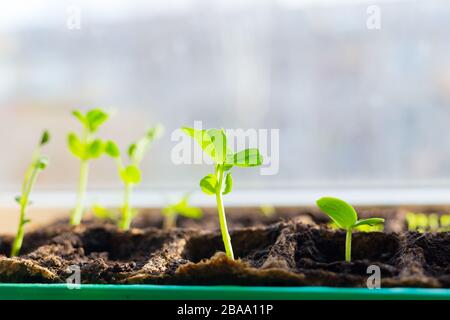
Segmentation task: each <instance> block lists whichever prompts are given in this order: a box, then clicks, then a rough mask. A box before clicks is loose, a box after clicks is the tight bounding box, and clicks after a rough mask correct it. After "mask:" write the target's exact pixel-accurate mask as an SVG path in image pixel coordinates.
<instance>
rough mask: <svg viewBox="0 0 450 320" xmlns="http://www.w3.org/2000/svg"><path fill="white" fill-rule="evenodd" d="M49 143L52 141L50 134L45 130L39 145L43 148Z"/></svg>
mask: <svg viewBox="0 0 450 320" xmlns="http://www.w3.org/2000/svg"><path fill="white" fill-rule="evenodd" d="M49 141H50V133H49V132H48V131H47V130H45V131H44V132H43V133H42V137H41V142H40V143H39V144H40V145H41V146H43V145H45V144H47V143H48V142H49Z"/></svg>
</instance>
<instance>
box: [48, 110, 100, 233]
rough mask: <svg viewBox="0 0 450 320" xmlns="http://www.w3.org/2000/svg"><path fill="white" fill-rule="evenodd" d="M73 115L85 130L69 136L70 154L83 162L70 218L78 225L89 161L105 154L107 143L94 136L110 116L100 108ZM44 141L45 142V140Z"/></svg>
mask: <svg viewBox="0 0 450 320" xmlns="http://www.w3.org/2000/svg"><path fill="white" fill-rule="evenodd" d="M72 115H73V116H74V117H75V118H76V119H77V120H78V121H79V122H80V124H81V125H82V128H83V129H82V133H81V135H80V136H79V135H77V134H76V133H74V132H70V133H69V134H68V135H67V146H68V148H69V150H70V152H71V153H72V154H73V155H74V156H75V157H77V158H78V159H80V161H81V166H80V180H79V184H78V194H77V203H76V206H75V209H74V210H73V212H72V215H71V217H70V223H71V224H72V225H78V224H80V222H81V219H82V217H83V213H84V202H85V198H86V188H87V182H88V174H89V160H92V159H97V158H99V157H100V156H101V155H103V154H104V153H105V142H104V141H103V140H101V139H98V138H95V136H94V135H95V133H96V132H97V131H98V129H99V128H100V126H101V125H102V124H103V123H105V121H107V120H108V118H109V115H108V114H107V113H106V112H104V111H103V110H101V109H98V108H97V109H92V110H89V111H87V112H86V113H84V114H83V113H82V112H81V111H79V110H75V111H73V112H72ZM42 141H45V139H43V140H42Z"/></svg>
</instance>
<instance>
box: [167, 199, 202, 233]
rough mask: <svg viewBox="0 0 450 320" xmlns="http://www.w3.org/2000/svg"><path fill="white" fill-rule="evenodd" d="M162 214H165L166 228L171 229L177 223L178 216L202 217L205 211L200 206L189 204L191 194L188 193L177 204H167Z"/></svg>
mask: <svg viewBox="0 0 450 320" xmlns="http://www.w3.org/2000/svg"><path fill="white" fill-rule="evenodd" d="M162 214H163V216H164V229H165V230H169V229H171V228H175V227H176V225H177V217H178V216H179V215H180V216H183V217H186V218H190V219H200V218H201V217H202V216H203V212H202V210H201V209H200V208H197V207H193V206H190V205H189V194H186V195H185V196H184V197H183V198H182V199H181V200H180V201H178V202H177V203H175V204H170V205H168V206H166V207H165V208H164V209H163V211H162Z"/></svg>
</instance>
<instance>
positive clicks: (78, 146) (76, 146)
mask: <svg viewBox="0 0 450 320" xmlns="http://www.w3.org/2000/svg"><path fill="white" fill-rule="evenodd" d="M67 145H68V146H69V150H70V152H72V154H73V155H74V156H76V157H78V158H80V159H83V158H84V150H85V148H84V145H83V144H82V143H81V141H80V139H79V138H78V136H77V135H76V134H75V133H73V132H71V133H69V134H68V136H67Z"/></svg>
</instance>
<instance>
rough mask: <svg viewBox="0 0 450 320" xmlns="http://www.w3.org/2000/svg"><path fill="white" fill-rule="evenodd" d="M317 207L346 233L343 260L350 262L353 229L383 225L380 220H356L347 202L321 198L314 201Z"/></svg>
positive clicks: (352, 209)
mask: <svg viewBox="0 0 450 320" xmlns="http://www.w3.org/2000/svg"><path fill="white" fill-rule="evenodd" d="M316 203H317V206H318V207H319V208H320V210H322V211H323V212H324V213H325V214H327V215H328V216H329V217H330V218H331V220H333V222H334V223H335V224H336V225H337V226H338V227H339V228H342V229H345V230H346V232H347V235H346V241H345V260H346V261H347V262H350V261H351V237H352V230H353V229H355V228H361V227H363V228H365V227H367V226H377V225H380V224H383V223H384V219H382V218H368V219H361V220H358V215H357V214H356V211H355V209H354V208H353V207H352V206H351V205H350V204H348V203H347V202H345V201H343V200H341V199H338V198H333V197H323V198H320V199H319V200H317V201H316Z"/></svg>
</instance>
